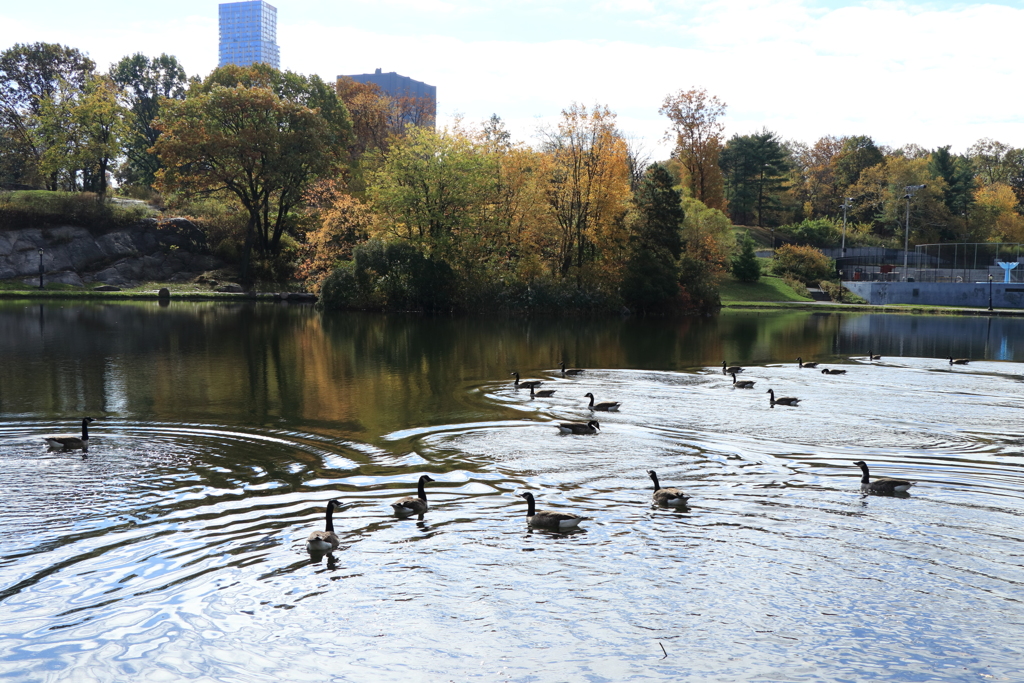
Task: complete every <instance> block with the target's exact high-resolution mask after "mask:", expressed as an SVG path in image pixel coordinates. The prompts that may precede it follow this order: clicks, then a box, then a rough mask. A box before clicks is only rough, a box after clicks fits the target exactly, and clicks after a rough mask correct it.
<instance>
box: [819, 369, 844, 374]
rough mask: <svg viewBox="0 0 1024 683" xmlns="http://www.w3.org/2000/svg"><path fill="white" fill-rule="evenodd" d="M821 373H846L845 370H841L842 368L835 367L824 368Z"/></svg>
mask: <svg viewBox="0 0 1024 683" xmlns="http://www.w3.org/2000/svg"><path fill="white" fill-rule="evenodd" d="M821 374H823V375H845V374H846V370H842V369H839V368H835V369H829V368H825V369H824V370H822V371H821Z"/></svg>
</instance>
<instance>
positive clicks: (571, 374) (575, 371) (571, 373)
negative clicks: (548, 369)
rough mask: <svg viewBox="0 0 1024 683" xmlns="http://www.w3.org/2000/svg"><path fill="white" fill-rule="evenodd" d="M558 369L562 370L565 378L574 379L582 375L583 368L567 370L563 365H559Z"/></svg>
mask: <svg viewBox="0 0 1024 683" xmlns="http://www.w3.org/2000/svg"><path fill="white" fill-rule="evenodd" d="M558 367H560V368H562V375H563V376H565V377H575V376H576V375H582V374H583V368H569V369H568V370H566V369H565V363H559V364H558Z"/></svg>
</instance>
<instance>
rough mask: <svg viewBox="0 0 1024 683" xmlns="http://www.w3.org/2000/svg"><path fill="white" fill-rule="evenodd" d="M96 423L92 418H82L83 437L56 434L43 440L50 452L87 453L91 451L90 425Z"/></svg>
mask: <svg viewBox="0 0 1024 683" xmlns="http://www.w3.org/2000/svg"><path fill="white" fill-rule="evenodd" d="M94 421H95V420H93V418H91V417H85V418H82V436H81V437H78V436H75V435H73V434H54V435H51V436H44V437H43V439H44V440H45V441H46V445H47V446H49V447H50V450H61V451H87V450H89V423H90V422H94Z"/></svg>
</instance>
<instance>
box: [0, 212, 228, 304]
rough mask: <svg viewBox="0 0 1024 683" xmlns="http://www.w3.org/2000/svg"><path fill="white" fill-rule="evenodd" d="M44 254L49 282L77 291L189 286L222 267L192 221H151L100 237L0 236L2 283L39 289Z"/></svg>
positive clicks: (48, 232) (84, 233) (74, 233)
mask: <svg viewBox="0 0 1024 683" xmlns="http://www.w3.org/2000/svg"><path fill="white" fill-rule="evenodd" d="M40 249H42V250H43V253H42V262H43V270H44V273H45V275H44V281H45V282H47V283H51V282H60V283H64V284H71V285H77V286H85V285H89V284H93V283H97V284H100V283H102V284H109V285H117V286H121V287H125V286H127V287H132V286H135V285H138V284H140V283H142V282H154V281H155V282H184V281H188V280H192V279H194V278H195V277H197V276H198V275H200V274H201V273H204V272H206V271H209V270H215V269H217V268H220V267H222V266H223V263H221V262H220V260H219V259H217V258H216V257H214V256H212V255H210V254H209V253H206V244H205V240H204V237H203V233H202V231H201V230H199V229H198V228H197V227H196V226H194V225H193V224H192V223H190V222H189V221H187V220H185V219H180V218H178V219H172V220H166V221H157V220H155V219H146V220H143V221H140V222H139V223H137V224H135V225H133V226H131V227H128V228H124V229H121V230H114V231H111V232H108V233H106V234H103V235H98V236H97V235H93V234H92V233H91V232H89V231H88V230H86V229H85V228H77V227H72V226H61V227H54V228H42V229H39V228H30V229H26V230H10V231H3V232H0V280H7V279H11V278H26V279H31V282H32V283H37V282H38V278H39V250H40Z"/></svg>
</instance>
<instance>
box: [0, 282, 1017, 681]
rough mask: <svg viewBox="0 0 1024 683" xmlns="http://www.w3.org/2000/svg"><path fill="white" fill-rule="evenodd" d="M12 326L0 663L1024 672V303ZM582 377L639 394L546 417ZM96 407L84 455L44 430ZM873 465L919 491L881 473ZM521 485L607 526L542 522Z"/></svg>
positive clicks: (351, 669)
mask: <svg viewBox="0 0 1024 683" xmlns="http://www.w3.org/2000/svg"><path fill="white" fill-rule="evenodd" d="M0 330H2V333H0V357H2V358H3V359H4V362H3V363H2V364H0V460H2V465H3V468H4V474H3V479H2V481H3V491H4V496H3V498H2V499H0V558H2V559H0V636H2V637H0V677H3V678H4V679H6V680H16V681H64V680H83V681H85V680H88V681H123V680H126V679H129V678H130V679H131V680H138V681H164V680H197V681H215V680H216V681H224V680H245V681H281V680H288V681H304V680H310V681H323V680H333V681H373V680H381V681H384V680H395V679H396V678H397V677H399V676H403V677H408V678H412V679H413V680H430V681H434V680H458V681H463V680H481V681H494V680H511V681H622V680H644V681H646V680H680V679H684V680H694V681H737V680H751V681H784V680H785V681H790V680H793V681H796V680H808V681H820V680H835V681H864V680H907V681H925V680H943V681H959V680H964V681H966V680H971V681H976V680H1022V679H1024V665H1022V664H1021V662H1024V653H1022V651H1021V650H1022V647H1021V645H1020V643H1021V642H1024V609H1022V604H1021V598H1022V596H1024V591H1022V585H1021V584H1022V582H1024V569H1022V566H1024V550H1022V540H1024V531H1021V525H1020V523H1019V520H1020V515H1021V512H1022V510H1024V494H1022V493H1021V491H1022V489H1024V472H1022V466H1024V457H1022V447H1021V446H1022V443H1024V427H1022V424H1024V423H1022V421H1021V419H1020V414H1021V409H1022V408H1024V396H1022V393H1024V387H1022V378H1024V348H1018V347H1017V346H1016V344H1015V341H1016V340H1017V339H1020V338H1022V334H1024V324H1022V322H1021V321H1018V320H1015V319H1005V320H1004V319H973V318H955V317H950V318H947V317H922V316H881V315H865V314H860V315H846V314H843V315H840V314H834V313H828V314H809V313H760V314H758V313H726V314H723V315H721V316H719V317H716V318H709V319H691V320H685V321H681V322H664V321H643V320H600V321H551V320H546V321H545V320H542V321H527V320H513V321H506V320H489V319H449V318H421V317H416V316H391V317H387V316H372V315H365V316H363V315H341V316H321V315H319V314H317V313H315V312H313V311H311V310H310V309H308V308H306V307H287V306H273V305H260V306H250V305H246V306H238V307H235V306H224V305H209V304H174V305H171V306H169V307H165V308H161V307H159V306H157V305H156V304H155V303H154V304H152V305H149V304H145V305H137V304H127V305H126V304H120V305H77V304H76V305H64V306H61V305H59V304H42V305H39V304H24V303H14V302H7V303H0ZM869 350H871V351H873V352H874V353H876V354H881V355H882V360H880V361H876V362H869V361H868V360H867V359H866V354H867V352H868V351H869ZM949 355H952V356H955V357H970V358H972V359H973V360H972V362H971V364H970V365H968V366H963V367H961V366H955V367H950V366H949V364H948V362H946V361H945V358H946V357H947V356H949ZM797 356H802V357H803V358H804V359H805V360H816V361H819V362H821V363H822V364H823V365H825V366H828V367H835V368H845V369H846V370H847V373H846V374H845V375H837V376H823V375H822V374H821V373H820V370H819V369H813V370H812V369H803V370H801V369H798V368H797V367H796V364H795V362H794V359H795V358H796V357H797ZM560 360H561V361H565V362H566V363H568V364H569V365H570V366H578V367H584V368H587V372H586V373H585V374H584V375H583V376H581V377H579V378H577V379H563V378H561V377H559V375H558V373H557V371H555V370H554V368H557V363H558V361H560ZM722 360H727V361H728V362H729V363H730V364H733V363H736V364H741V365H744V366H746V368H747V369H746V371H745V372H744V373H743V375H742V376H743V378H746V379H753V380H755V381H756V382H757V384H756V385H755V388H754V389H753V390H737V389H733V388H732V386H731V383H730V382H731V380H730V378H728V377H725V376H723V375H722V373H721V370H720V366H721V361H722ZM513 370H518V371H520V372H521V373H523V376H524V378H525V377H527V376H530V377H536V378H542V379H544V380H545V384H544V387H545V388H551V389H555V390H556V393H555V396H554V397H552V398H549V399H536V400H532V401H531V400H530V399H529V392H527V391H523V390H518V391H517V390H515V389H514V388H513V387H512V385H511V382H510V378H509V377H508V375H509V373H510V372H511V371H513ZM769 387H772V388H774V389H775V390H776V392H778V393H779V394H780V395H792V396H798V397H800V398H801V399H802V401H801V404H800V406H799V407H797V408H789V407H784V406H776V407H775V408H772V407H770V406H769V404H768V400H767V396H766V394H765V393H764V392H765V391H766V390H767V389H768V388H769ZM588 391H589V392H593V393H594V394H595V395H596V397H597V399H598V400H599V401H601V400H616V401H621V402H622V404H623V406H622V410H621V411H620V412H619V413H608V414H599V415H598V416H597V417H598V419H599V420H600V421H601V425H602V431H601V433H600V434H596V435H593V436H563V435H560V434H558V433H557V430H556V428H555V426H554V425H555V424H556V423H557V422H559V421H562V420H570V419H572V420H576V419H583V420H585V419H590V418H591V417H592V416H591V414H590V413H589V412H588V411H587V410H586V408H585V406H586V399H583V398H582V395H583V394H584V393H586V392H588ZM83 415H92V416H93V417H96V418H98V420H97V422H95V423H93V426H92V437H93V438H92V439H91V446H90V449H89V455H88V457H87V458H85V459H83V458H82V457H81V455H80V454H78V453H59V452H58V453H53V452H48V451H47V450H46V448H45V445H43V442H42V441H41V438H40V437H41V436H42V435H44V434H47V433H52V432H54V431H73V430H74V428H75V423H76V422H77V421H78V420H80V418H81V416H83ZM860 459H863V460H866V461H868V462H869V463H870V464H871V465H872V472H873V473H875V474H877V475H879V476H883V475H887V476H899V477H905V478H910V479H913V480H915V481H916V482H917V484H916V486H914V487H913V488H912V489H911V495H909V496H906V497H901V498H887V497H878V496H871V497H864V496H862V495H861V494H860V492H859V485H858V479H859V471H858V470H857V468H856V467H854V466H853V465H852V462H853V461H856V460H860ZM647 469H655V470H657V472H658V474H659V476H660V477H661V479H662V482H663V483H664V484H666V485H675V486H681V487H684V488H685V489H686V490H687V491H688V493H689V494H690V495H691V496H692V499H691V501H690V506H689V508H688V509H685V510H682V511H673V510H664V509H657V508H653V507H652V506H651V505H650V494H651V482H650V480H649V479H648V478H647V476H646V474H645V470H647ZM423 473H429V474H430V475H431V476H432V477H433V478H434V479H436V480H437V481H436V483H434V484H431V485H430V486H429V488H428V498H429V501H430V505H431V509H430V511H429V512H428V513H427V515H426V517H425V519H424V520H423V521H417V520H415V519H411V520H396V519H395V518H394V517H392V516H391V515H390V511H391V508H390V506H389V502H390V501H393V500H395V499H397V498H398V497H401V496H404V495H410V494H412V493H414V489H415V481H416V479H417V477H418V476H419V475H420V474H423ZM522 490H532V491H534V492H535V493H536V494H537V496H538V503H539V506H540V507H541V508H549V509H563V510H568V511H574V512H577V513H579V514H584V515H586V516H587V517H589V519H588V520H587V521H585V522H584V523H583V525H582V527H583V530H582V531H579V532H576V533H572V534H550V533H544V532H536V531H533V532H531V531H529V530H528V529H527V528H526V525H525V507H526V506H525V503H524V501H522V499H521V498H519V497H517V496H516V494H517V493H518V492H520V491H522ZM331 498H337V499H338V500H340V501H341V502H342V503H343V505H344V507H343V510H342V511H341V512H339V513H338V514H336V516H335V526H336V529H337V531H338V534H339V536H340V537H341V539H342V544H343V545H342V548H341V549H340V550H339V551H337V552H336V553H334V555H333V558H319V561H314V560H313V559H311V558H310V556H309V555H308V554H307V553H306V551H305V548H304V541H305V537H306V535H308V533H309V532H310V531H312V530H315V529H319V528H322V526H323V514H324V506H325V504H326V501H327V500H329V499H331ZM662 648H664V649H662Z"/></svg>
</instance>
